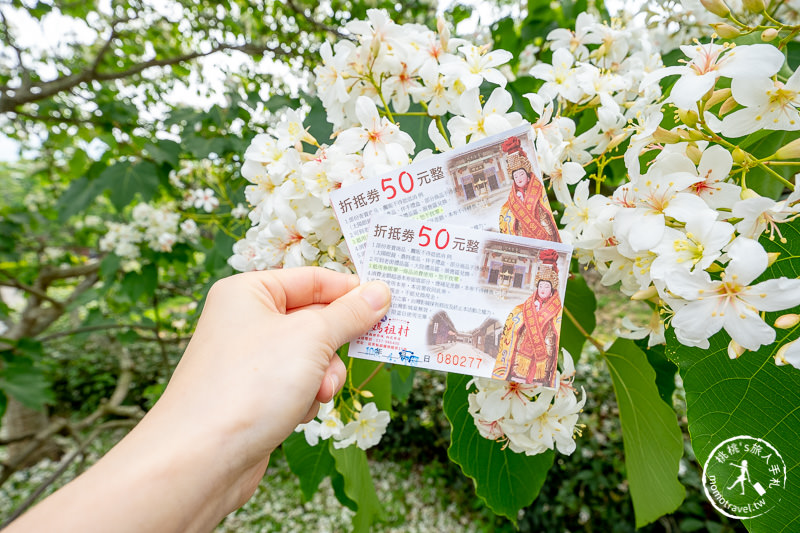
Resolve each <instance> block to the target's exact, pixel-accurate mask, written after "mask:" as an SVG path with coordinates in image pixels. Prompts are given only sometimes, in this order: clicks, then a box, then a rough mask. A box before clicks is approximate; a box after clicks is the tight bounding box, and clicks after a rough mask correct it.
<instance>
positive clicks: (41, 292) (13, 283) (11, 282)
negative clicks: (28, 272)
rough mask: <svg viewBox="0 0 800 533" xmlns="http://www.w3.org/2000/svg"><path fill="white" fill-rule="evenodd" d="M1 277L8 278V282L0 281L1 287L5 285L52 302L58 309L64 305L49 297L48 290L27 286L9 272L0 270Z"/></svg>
mask: <svg viewBox="0 0 800 533" xmlns="http://www.w3.org/2000/svg"><path fill="white" fill-rule="evenodd" d="M0 275H2V276H5V277H6V278H8V281H0V285H3V286H4V287H14V288H16V289H19V290H21V291H25V292H27V293H30V294H33V295H34V296H36V297H37V298H39V299H40V300H45V301H47V302H50V303H51V304H53V305H55V306H56V307H61V306H63V305H64V304H63V303H61V302H59V301H58V300H56V299H55V298H53V297H51V296H48V294H47V292H46V289H39V288H37V287H33V286H31V285H27V284H25V283H22V282H21V281H19V280H18V279H17V278H15V277H14V276H13V275H12V274H11V273H10V272H8V271H7V270H4V269H0Z"/></svg>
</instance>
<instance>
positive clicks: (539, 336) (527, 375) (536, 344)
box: [492, 249, 562, 387]
mask: <svg viewBox="0 0 800 533" xmlns="http://www.w3.org/2000/svg"><path fill="white" fill-rule="evenodd" d="M557 262H558V254H557V253H556V251H555V250H552V249H547V250H542V251H541V252H540V253H539V268H538V270H537V272H536V278H535V285H536V292H534V294H533V295H531V297H530V298H528V299H527V300H525V301H524V302H523V303H521V304H520V305H518V306H516V307H514V309H512V311H511V313H510V314H509V315H508V318H507V319H506V322H505V325H504V326H503V333H502V335H501V337H500V345H499V349H498V354H497V360H496V362H495V367H494V370H493V372H492V377H494V378H496V379H506V380H512V381H518V382H525V383H535V384H539V385H544V386H548V387H551V386H553V380H554V379H555V373H556V365H557V364H558V332H559V331H560V327H559V326H560V322H561V305H562V304H561V298H560V297H559V295H558V265H557Z"/></svg>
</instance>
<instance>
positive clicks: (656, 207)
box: [614, 152, 705, 251]
mask: <svg viewBox="0 0 800 533" xmlns="http://www.w3.org/2000/svg"><path fill="white" fill-rule="evenodd" d="M695 172H696V169H695V166H694V164H693V163H692V162H691V160H690V159H689V158H688V157H686V156H685V155H682V154H679V153H674V152H673V153H664V154H663V157H661V158H657V159H656V161H654V162H653V164H652V165H650V168H649V169H648V170H647V174H645V175H644V176H642V177H641V178H639V179H638V180H637V182H636V183H635V184H632V185H633V191H634V193H635V195H636V197H635V199H634V205H635V207H634V208H633V209H622V210H620V211H619V212H618V213H617V214H616V217H615V219H614V233H615V234H616V235H617V236H618V237H619V238H620V239H624V240H625V241H626V242H627V243H629V244H630V246H631V248H632V249H633V250H635V251H640V250H650V249H652V248H653V247H654V246H655V245H656V244H658V243H659V242H660V241H661V238H662V236H663V234H664V228H665V220H664V215H665V214H666V215H671V216H674V214H675V213H674V212H675V211H679V210H691V209H693V208H695V207H696V205H695V203H694V202H693V200H694V201H697V202H700V203H702V200H699V198H697V197H696V196H694V195H691V194H687V193H679V191H682V190H684V189H686V188H687V187H688V186H690V185H692V184H693V183H695V182H697V181H700V178H699V177H697V175H696V174H695ZM703 205H705V204H703ZM671 211H672V212H671Z"/></svg>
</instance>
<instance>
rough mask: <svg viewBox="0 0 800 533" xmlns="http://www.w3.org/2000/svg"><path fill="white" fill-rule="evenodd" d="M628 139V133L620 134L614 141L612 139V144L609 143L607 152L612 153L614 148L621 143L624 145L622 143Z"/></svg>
mask: <svg viewBox="0 0 800 533" xmlns="http://www.w3.org/2000/svg"><path fill="white" fill-rule="evenodd" d="M627 138H628V133H627V132H623V133H620V134H618V135H617V136H615V137H614V138H613V139H611V142H609V143H608V146H606V151H607V152H610V151H611V150H613V149H614V148H616V147H617V146H619V145H620V143H622V141H624V140H625V139H627Z"/></svg>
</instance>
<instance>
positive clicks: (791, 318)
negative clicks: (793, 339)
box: [775, 313, 800, 329]
mask: <svg viewBox="0 0 800 533" xmlns="http://www.w3.org/2000/svg"><path fill="white" fill-rule="evenodd" d="M798 323H800V315H798V314H795V313H787V314H785V315H781V316H779V317H778V318H776V319H775V327H776V328H778V329H789V328H793V327H795V326H796V325H797V324H798Z"/></svg>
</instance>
